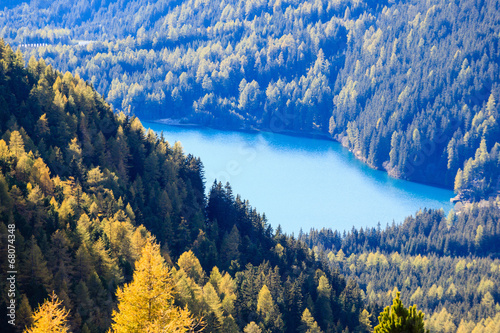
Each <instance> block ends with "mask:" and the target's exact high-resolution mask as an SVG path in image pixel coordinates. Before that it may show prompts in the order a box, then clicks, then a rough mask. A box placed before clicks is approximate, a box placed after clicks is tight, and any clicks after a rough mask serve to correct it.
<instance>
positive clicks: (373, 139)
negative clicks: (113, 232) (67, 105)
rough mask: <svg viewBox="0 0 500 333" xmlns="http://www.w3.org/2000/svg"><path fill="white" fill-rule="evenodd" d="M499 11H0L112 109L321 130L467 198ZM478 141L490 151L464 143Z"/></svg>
mask: <svg viewBox="0 0 500 333" xmlns="http://www.w3.org/2000/svg"><path fill="white" fill-rule="evenodd" d="M499 15H500V14H499V13H498V8H497V6H496V2H495V1H493V0H488V1H471V0H462V1H454V2H451V3H450V2H447V1H431V2H429V1H427V2H423V1H409V2H376V3H375V2H371V1H369V2H355V1H352V2H351V1H342V2H330V1H323V0H318V1H306V2H301V3H298V2H294V1H271V2H263V1H247V2H242V1H229V2H224V3H216V2H209V1H204V2H199V1H167V0H161V1H156V2H154V3H150V2H147V1H145V0H134V1H118V2H112V1H104V0H103V1H93V2H90V3H89V2H87V1H76V2H75V1H72V2H70V1H67V0H57V1H36V2H35V1H33V2H30V3H29V4H22V5H18V6H14V7H11V8H8V9H7V10H5V11H4V12H2V15H1V16H0V22H1V24H2V25H3V26H4V28H3V29H2V31H1V35H2V36H3V37H4V38H7V40H8V41H10V42H12V43H14V45H24V44H26V43H31V44H33V43H44V44H45V45H43V46H41V47H32V46H29V47H23V49H24V50H25V51H26V52H28V54H30V55H36V56H37V57H43V58H45V59H47V61H48V62H49V63H51V64H53V65H55V66H56V67H57V68H60V69H61V70H69V71H71V72H74V73H78V74H79V75H80V76H81V77H83V78H85V79H86V80H89V81H91V82H92V83H93V84H94V85H95V87H96V88H97V90H98V91H99V92H100V93H101V94H103V95H104V96H105V97H106V100H107V101H109V102H110V103H111V104H113V105H114V107H115V108H116V109H121V110H124V111H130V112H132V113H134V114H136V115H139V116H143V117H145V118H146V119H148V120H151V119H158V118H174V119H183V121H187V122H193V123H198V124H202V125H207V126H213V127H219V128H225V129H228V128H231V129H238V128H258V129H265V130H271V131H275V132H286V131H293V132H300V133H310V132H314V133H320V134H323V135H331V136H332V137H333V138H335V139H337V140H339V141H340V142H342V143H343V144H344V145H345V146H346V147H348V148H349V149H351V150H352V151H353V152H354V153H355V154H356V156H358V157H359V158H360V159H362V160H363V161H365V162H366V163H368V164H369V165H370V166H372V167H374V168H378V169H386V170H387V171H388V172H389V173H390V174H391V175H393V176H395V177H400V178H405V179H409V180H413V181H419V182H424V183H431V184H434V185H438V186H444V187H448V188H453V187H454V183H455V180H456V179H458V184H457V185H458V186H457V187H456V190H457V193H458V194H460V198H461V199H465V200H471V199H472V200H477V199H480V198H482V197H487V196H488V195H490V194H491V193H494V192H495V191H496V190H497V182H498V173H497V172H496V171H495V170H497V169H498V165H497V162H496V155H497V150H498V147H497V148H495V143H497V142H498V141H499V135H500V132H499V128H498V120H497V119H498V108H497V103H496V101H497V100H498V99H499V93H498V91H497V90H498V82H499V79H498V78H499V75H498V74H499V73H498V71H499V69H498V62H499V59H498V34H499V33H500V27H499V23H498V22H497V19H496V18H497V17H498V16H499ZM78 41H85V42H84V43H83V44H81V45H78V44H76V45H75V44H74V43H77V42H78ZM87 43H88V44H87ZM483 141H484V146H485V148H484V149H483V148H481V147H480V146H481V143H482V142H483ZM480 148H481V149H480ZM484 150H486V151H487V152H488V154H491V155H493V157H491V158H489V159H488V162H487V163H486V162H484V160H483V161H480V160H479V159H478V158H475V156H476V155H480V153H481V151H484ZM471 158H472V160H471ZM473 160H475V161H473ZM459 169H461V170H462V173H461V174H460V173H459V172H458V170H459ZM492 170H493V171H492ZM457 175H458V177H457Z"/></svg>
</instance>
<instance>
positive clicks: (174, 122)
mask: <svg viewBox="0 0 500 333" xmlns="http://www.w3.org/2000/svg"><path fill="white" fill-rule="evenodd" d="M145 121H146V122H150V123H157V124H162V125H167V126H175V127H185V128H209V129H214V130H217V131H224V132H242V133H251V134H258V133H266V134H279V135H285V136H292V137H297V138H307V139H317V140H325V141H331V142H336V143H338V144H340V145H341V146H342V147H343V148H344V149H347V150H348V151H349V152H350V153H351V154H352V155H353V156H354V157H355V158H356V159H358V160H359V161H361V162H362V163H363V164H364V165H366V166H367V167H369V168H370V169H373V170H378V171H382V172H384V173H386V174H387V175H388V176H389V177H391V178H393V179H398V180H404V181H407V182H411V183H415V184H422V185H427V186H431V187H435V188H439V189H444V190H450V191H453V189H450V188H446V187H443V186H439V185H436V184H432V183H424V182H418V181H413V180H408V179H404V178H401V177H395V175H394V173H391V172H389V170H387V169H386V168H376V167H373V166H372V165H370V164H368V163H367V162H366V159H364V158H363V157H361V156H360V154H359V153H357V152H355V151H354V150H352V149H349V148H348V147H347V145H346V144H345V142H343V141H344V140H343V139H344V138H345V137H340V136H338V135H337V136H336V137H331V136H329V135H328V134H326V133H321V132H299V131H292V130H283V131H279V132H276V131H272V130H271V129H268V128H264V129H258V128H253V127H252V128H243V127H241V128H229V129H227V128H218V127H211V126H205V125H200V124H195V123H183V122H182V119H171V118H163V119H148V120H145ZM450 202H451V203H453V204H457V203H460V202H462V201H457V200H456V196H454V197H452V198H450Z"/></svg>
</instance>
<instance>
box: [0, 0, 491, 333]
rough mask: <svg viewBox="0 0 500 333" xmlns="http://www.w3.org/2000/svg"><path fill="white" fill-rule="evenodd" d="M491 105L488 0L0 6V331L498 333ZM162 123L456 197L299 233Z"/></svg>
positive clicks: (99, 0)
mask: <svg viewBox="0 0 500 333" xmlns="http://www.w3.org/2000/svg"><path fill="white" fill-rule="evenodd" d="M499 103H500V2H499V1H498V0H446V1H445V0H427V1H423V0H408V1H396V0H381V1H372V0H367V1H364V2H361V1H355V0H303V1H297V0H269V1H264V0H246V1H241V0H223V1H212V0H148V1H146V0H74V1H68V0H8V1H2V2H0V289H1V292H0V296H1V297H0V317H1V319H0V331H1V332H5V333H11V332H12V333H13V332H16V333H17V332H22V333H24V332H29V333H50V332H68V333H69V332H71V333H108V332H109V333H139V332H140V333H142V332H144V333H146V332H149V333H163V332H169V333H177V332H179V333H180V332H214V333H277V332H286V333H296V332H297V333H320V332H321V333H353V332H354V333H362V332H363V333H364V332H376V333H393V332H394V333H396V332H399V333H401V332H405V333H406V332H407V333H413V332H415V333H425V332H440V333H453V332H460V333H500V197H499V195H500V126H499V122H498V119H499V118H500V107H499ZM141 120H142V122H141ZM160 120H161V121H164V122H167V123H172V124H177V125H188V124H189V125H197V126H200V127H207V128H212V129H217V130H224V131H229V130H231V131H250V132H258V133H261V132H265V133H279V134H286V135H294V136H298V137H301V138H302V137H315V138H321V139H323V140H330V141H332V142H333V141H335V142H338V143H340V144H341V145H342V146H343V147H345V149H347V150H349V151H350V154H352V155H354V156H355V157H356V158H358V159H359V160H360V161H362V162H363V163H364V164H366V165H368V166H369V167H371V168H373V169H377V170H381V171H384V172H386V173H387V174H388V175H390V176H391V177H394V178H398V179H403V180H408V181H411V182H417V183H422V184H426V185H431V186H435V187H440V188H445V189H449V190H452V191H454V197H453V198H451V200H452V201H453V203H454V208H453V209H451V210H449V211H445V210H444V209H434V208H426V207H422V208H421V209H420V210H418V211H409V212H408V214H407V217H406V218H405V219H404V220H401V221H393V222H392V224H391V223H387V224H385V223H384V224H380V223H379V224H378V225H377V224H376V223H377V221H373V225H372V226H368V227H366V228H362V227H352V229H349V230H346V231H343V230H340V229H337V228H336V226H335V224H334V223H332V225H325V226H324V228H311V227H310V226H309V225H308V221H303V225H302V229H301V231H300V233H298V234H294V233H291V232H289V231H287V230H284V229H283V228H282V227H281V226H280V225H276V224H274V223H273V220H271V219H269V220H268V218H267V217H266V214H265V212H263V211H260V210H259V207H254V206H252V204H251V202H249V201H248V200H246V199H245V193H234V192H233V188H232V186H231V184H230V183H229V182H227V183H223V182H220V181H217V180H216V181H214V182H212V181H213V180H211V179H207V178H206V175H205V168H204V164H203V160H202V159H200V158H199V157H198V156H195V155H193V154H192V153H190V151H188V150H187V149H185V148H184V147H183V146H182V144H181V143H180V142H175V141H174V142H170V141H167V139H166V138H165V137H164V134H163V133H159V132H155V131H153V130H151V129H147V128H145V127H144V126H143V122H146V121H160ZM213 144H214V145H215V144H217V142H214V143H213ZM324 176H325V177H327V176H328V175H326V174H325V175H324ZM290 181H293V180H290ZM333 190H334V191H340V192H341V191H343V189H342V188H336V189H333ZM297 195H300V193H297ZM301 209H304V210H307V209H308V207H301ZM334 218H335V217H334V216H332V220H334Z"/></svg>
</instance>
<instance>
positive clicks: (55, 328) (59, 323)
mask: <svg viewBox="0 0 500 333" xmlns="http://www.w3.org/2000/svg"><path fill="white" fill-rule="evenodd" d="M61 304H62V301H60V300H58V298H57V295H56V294H55V293H54V292H52V295H50V299H46V300H45V302H44V303H43V304H42V305H41V306H40V307H39V308H38V309H37V310H36V311H35V313H34V314H33V326H32V327H31V328H29V329H27V330H26V331H25V332H26V333H66V332H69V327H68V324H67V322H66V318H67V317H68V314H69V311H66V309H65V308H64V306H63V307H61Z"/></svg>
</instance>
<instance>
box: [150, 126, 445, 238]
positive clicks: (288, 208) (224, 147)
mask: <svg viewBox="0 0 500 333" xmlns="http://www.w3.org/2000/svg"><path fill="white" fill-rule="evenodd" d="M143 125H144V126H145V127H146V128H151V129H153V130H154V131H156V132H161V131H163V135H164V137H165V138H166V139H167V140H168V142H169V143H170V144H171V145H173V144H174V142H176V141H180V142H181V143H182V146H183V147H184V151H185V153H190V154H193V155H195V156H199V157H201V160H202V162H203V165H204V167H205V178H206V182H207V189H209V188H210V187H211V186H212V183H213V181H214V179H217V180H220V181H222V182H223V183H225V182H230V183H231V187H232V188H233V193H235V194H240V195H241V197H242V198H243V199H248V200H249V201H250V204H251V205H252V206H253V207H255V208H257V210H258V211H259V212H261V213H262V212H265V213H266V216H267V218H268V220H269V222H270V223H271V225H272V226H273V227H274V228H275V227H277V226H278V225H279V224H281V226H282V228H283V231H284V232H286V233H292V232H293V233H295V234H297V233H298V231H299V230H300V229H301V228H302V229H303V230H304V231H305V232H307V231H308V230H309V229H310V228H311V227H314V228H322V227H329V228H332V229H337V230H340V231H343V230H349V229H351V228H352V227H353V226H355V227H357V228H360V227H367V226H368V227H374V226H376V225H377V223H378V222H380V223H381V225H382V227H384V226H385V225H386V224H387V223H389V224H390V223H392V221H396V223H400V222H402V221H403V219H404V217H406V216H408V215H412V214H414V213H415V212H416V211H418V210H419V209H420V208H424V207H427V208H443V209H444V210H445V211H446V212H448V211H449V209H450V208H452V204H451V203H450V201H449V199H450V198H451V197H452V196H453V195H454V194H453V192H452V191H449V190H444V189H440V188H435V187H431V186H426V185H422V184H417V183H411V182H407V181H403V180H397V179H393V178H391V177H389V176H388V175H387V174H386V173H385V172H382V171H377V170H372V169H370V168H369V167H367V166H366V165H364V164H363V163H362V162H360V161H358V160H357V159H355V158H354V157H353V155H352V154H351V153H349V151H347V150H346V149H345V148H343V147H342V146H341V145H340V144H338V143H336V142H331V141H327V140H316V139H307V138H297V137H290V136H285V135H280V134H275V133H258V134H253V133H241V132H226V131H218V130H214V129H207V128H197V127H195V128H191V127H178V126H168V125H163V124H157V123H147V122H144V123H143Z"/></svg>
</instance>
